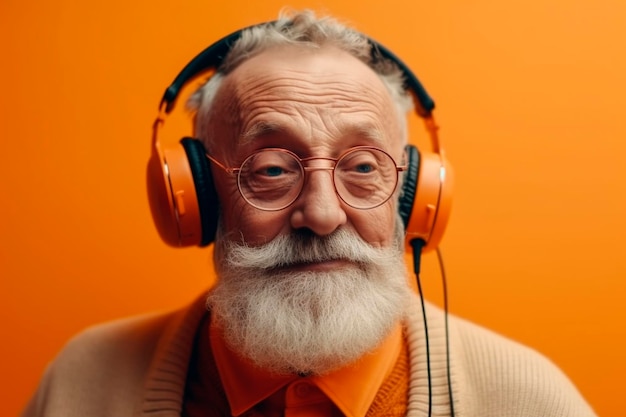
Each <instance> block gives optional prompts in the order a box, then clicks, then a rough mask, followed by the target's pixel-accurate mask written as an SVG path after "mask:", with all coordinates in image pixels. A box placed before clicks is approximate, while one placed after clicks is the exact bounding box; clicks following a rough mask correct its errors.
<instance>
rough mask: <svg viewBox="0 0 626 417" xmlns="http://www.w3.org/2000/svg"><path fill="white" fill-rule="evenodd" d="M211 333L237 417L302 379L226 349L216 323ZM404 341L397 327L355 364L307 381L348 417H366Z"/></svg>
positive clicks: (225, 388) (219, 365)
mask: <svg viewBox="0 0 626 417" xmlns="http://www.w3.org/2000/svg"><path fill="white" fill-rule="evenodd" d="M209 333H210V341H211V349H212V351H213V356H214V358H215V363H216V365H217V369H218V372H219V375H220V378H221V381H222V385H223V387H224V391H225V392H226V397H227V398H228V402H229V404H230V408H231V411H232V413H233V415H235V416H238V415H240V414H242V413H244V412H245V411H247V410H248V409H250V408H252V407H254V406H255V405H256V404H258V403H259V402H261V401H263V400H264V399H266V398H268V397H269V396H270V395H272V394H274V393H275V392H276V391H278V390H280V389H281V388H283V387H284V386H286V385H287V384H289V383H291V382H293V381H296V380H298V379H299V378H301V377H299V376H297V375H276V374H273V373H271V372H267V371H265V370H262V369H260V368H258V367H256V366H254V365H253V364H252V363H251V362H250V361H248V360H246V359H244V358H242V357H241V356H240V355H238V354H237V353H235V352H234V351H232V350H231V349H230V348H229V347H228V346H227V345H226V343H225V341H224V338H223V336H222V332H221V330H220V328H219V327H218V326H216V325H215V324H214V321H213V320H211V324H210V326H209ZM402 340H403V339H402V328H401V325H400V324H399V323H398V324H396V326H395V327H394V328H393V331H392V332H391V333H390V334H389V336H387V338H386V339H385V340H384V341H383V343H382V345H381V346H380V347H378V348H377V349H376V350H374V351H373V352H371V353H368V354H366V355H364V356H363V357H362V358H360V359H359V360H358V361H357V362H355V363H354V364H352V365H349V366H346V367H344V368H341V369H338V370H336V371H333V372H331V373H329V374H326V375H323V376H313V377H308V379H309V381H311V382H312V383H314V384H315V385H317V387H318V388H319V389H320V390H322V391H323V392H324V394H326V395H327V396H328V398H329V399H330V400H331V401H333V403H334V404H335V405H336V406H337V407H338V408H339V409H340V410H341V411H342V412H343V413H344V414H345V415H346V416H349V417H360V416H364V415H365V414H366V413H367V410H368V409H369V407H370V405H371V404H372V402H373V401H374V398H375V396H376V394H377V392H378V390H379V389H380V387H381V385H382V384H383V382H384V380H385V378H386V377H387V376H388V375H389V374H390V373H391V371H392V369H393V367H394V365H395V363H396V360H397V358H398V355H399V354H400V350H401V348H402V343H403V342H402Z"/></svg>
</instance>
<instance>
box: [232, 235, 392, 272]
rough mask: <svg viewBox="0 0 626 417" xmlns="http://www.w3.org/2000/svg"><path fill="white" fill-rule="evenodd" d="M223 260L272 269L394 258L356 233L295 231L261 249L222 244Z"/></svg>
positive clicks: (358, 262) (245, 265) (236, 243)
mask: <svg viewBox="0 0 626 417" xmlns="http://www.w3.org/2000/svg"><path fill="white" fill-rule="evenodd" d="M225 244H226V247H227V250H226V253H227V254H228V256H227V259H226V261H227V262H228V263H229V264H230V265H231V266H232V267H235V268H242V269H266V270H267V269H275V268H284V267H288V266H291V265H297V264H304V263H315V262H325V261H332V260H347V261H351V262H354V263H357V264H369V263H373V262H384V261H387V260H389V258H390V257H393V256H395V255H397V250H395V249H391V248H375V247H373V246H371V245H370V244H368V243H367V242H365V241H364V240H363V239H362V238H361V237H360V236H359V235H358V234H356V233H354V232H350V231H348V230H345V229H339V230H337V231H335V232H333V233H332V234H330V235H328V236H317V235H315V234H313V233H307V232H295V233H292V234H289V235H282V236H278V237H276V238H274V239H273V240H272V241H270V242H268V243H266V244H264V245H262V246H255V247H252V246H248V245H246V244H242V243H238V242H228V243H225Z"/></svg>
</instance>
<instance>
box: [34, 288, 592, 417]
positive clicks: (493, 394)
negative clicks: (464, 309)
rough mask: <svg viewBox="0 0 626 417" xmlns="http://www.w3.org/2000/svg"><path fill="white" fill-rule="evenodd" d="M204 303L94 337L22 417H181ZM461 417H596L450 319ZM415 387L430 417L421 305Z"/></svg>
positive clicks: (64, 354)
mask: <svg viewBox="0 0 626 417" xmlns="http://www.w3.org/2000/svg"><path fill="white" fill-rule="evenodd" d="M205 299H206V297H205V296H202V297H200V298H198V300H196V301H195V302H194V303H193V304H192V305H190V306H188V307H187V308H184V309H182V310H179V311H176V312H172V313H167V314H158V315H149V316H141V317H135V318H129V319H124V320H119V321H116V322H112V323H108V324H104V325H99V326H96V327H93V328H90V329H87V330H86V331H84V332H83V333H81V334H79V335H78V336H77V337H75V338H74V339H73V340H71V341H70V342H69V343H68V344H67V346H66V347H65V348H64V349H63V350H62V351H61V353H60V354H59V356H58V357H57V358H56V360H55V361H54V362H52V363H51V364H50V366H49V367H48V369H47V370H46V373H45V375H44V377H43V379H42V381H41V384H40V386H39V388H38V390H37V392H36V393H35V395H34V397H33V398H32V399H31V401H30V403H29V404H28V405H27V407H26V409H25V410H24V413H23V414H22V416H23V417H126V416H128V417H130V416H135V417H139V416H142V417H177V416H180V413H181V410H182V398H183V392H184V385H185V380H186V375H187V366H188V363H189V359H190V354H191V351H192V347H193V341H194V337H195V334H196V331H197V329H198V325H199V323H200V321H201V319H202V317H203V316H204V315H205V314H207V310H206V308H205ZM426 317H427V319H428V321H427V323H428V330H429V339H430V365H431V380H432V383H431V387H432V388H431V389H432V403H433V410H432V416H449V415H450V405H449V395H448V380H447V371H446V350H445V327H444V324H445V321H444V315H443V312H442V311H441V310H439V309H438V308H436V307H434V306H431V305H427V309H426ZM449 330H450V357H451V384H452V391H453V399H454V411H455V416H457V417H474V416H476V417H533V416H536V417H548V416H550V417H561V416H562V417H565V416H567V417H589V416H595V413H594V412H593V410H592V409H591V408H590V406H589V405H588V404H587V403H586V402H585V400H584V399H583V398H582V396H581V395H580V394H579V392H578V391H577V390H576V388H575V387H574V386H573V385H572V383H571V382H570V381H569V380H568V378H567V377H566V376H565V375H564V374H563V373H562V372H561V371H560V370H559V369H558V368H557V367H556V366H555V365H553V364H552V363H551V362H550V361H548V360H547V359H546V358H545V357H543V356H541V355H540V354H538V353H537V352H535V351H533V350H531V349H529V348H526V347H524V346H521V345H519V344H517V343H515V342H513V341H510V340H508V339H505V338H503V337H501V336H499V335H497V334H495V333H492V332H490V331H488V330H485V329H483V328H481V327H478V326H476V325H474V324H472V323H469V322H467V321H464V320H462V319H459V318H457V317H455V316H452V315H451V316H450V317H449ZM405 334H406V337H407V340H408V343H409V349H410V363H411V381H410V388H409V399H408V413H407V416H410V417H417V416H428V391H429V389H428V378H427V367H426V346H425V338H424V326H423V318H422V311H421V307H420V306H419V301H417V299H416V301H415V308H413V309H412V311H410V312H408V313H407V316H406V320H405Z"/></svg>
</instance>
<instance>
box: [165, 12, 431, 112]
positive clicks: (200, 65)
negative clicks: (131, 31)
mask: <svg viewBox="0 0 626 417" xmlns="http://www.w3.org/2000/svg"><path fill="white" fill-rule="evenodd" d="M276 23H277V21H276V20H274V21H271V22H265V23H260V24H257V25H252V26H248V27H246V28H243V29H240V30H237V31H235V32H233V33H231V34H229V35H226V36H224V37H223V38H222V39H220V40H218V41H217V42H215V43H214V44H212V45H210V46H209V47H207V48H206V49H205V50H203V51H202V52H200V53H199V54H198V55H196V57H195V58H194V59H192V60H191V61H190V62H189V63H188V64H187V65H186V66H185V67H184V68H183V69H182V70H181V71H180V72H179V73H178V75H177V76H176V78H175V79H174V81H172V83H171V84H170V86H169V87H167V89H166V90H165V93H164V94H163V98H162V99H161V104H160V108H163V106H165V113H166V114H168V113H170V112H171V111H172V109H173V108H174V104H175V103H176V99H177V98H178V94H179V93H180V90H181V89H182V88H183V86H184V85H185V84H187V82H189V81H190V80H192V79H193V78H195V77H196V76H198V75H199V74H200V73H202V72H203V71H206V70H208V69H211V68H218V67H219V66H220V65H221V64H222V62H223V61H224V59H225V58H226V55H228V52H229V51H230V49H231V47H232V46H233V45H234V44H235V42H237V40H239V38H240V37H241V34H242V33H243V32H244V31H246V30H248V29H252V28H255V27H261V26H268V25H275V24H276ZM362 36H364V37H365V38H366V39H367V41H368V42H369V44H370V45H371V47H372V60H373V61H374V62H376V61H378V60H380V58H383V59H388V60H390V61H392V62H393V63H394V64H396V65H397V66H398V68H400V70H401V71H402V73H403V74H404V78H405V87H406V88H407V89H408V90H410V91H412V92H413V93H414V94H415V98H416V99H417V103H416V104H417V105H418V106H417V113H418V114H419V115H420V116H422V117H423V118H428V117H430V116H431V114H432V111H433V109H434V108H435V102H434V101H433V99H432V98H431V97H430V95H429V94H428V92H427V91H426V89H425V88H424V86H423V85H422V83H421V82H420V80H419V79H418V78H417V76H416V75H415V74H414V73H413V72H412V71H411V70H410V69H409V67H408V66H407V65H406V64H405V63H404V62H402V60H401V59H400V58H398V57H397V56H396V55H395V54H394V53H393V52H391V51H390V50H389V49H388V48H386V47H385V46H384V45H381V44H380V43H378V42H376V41H375V40H373V39H371V38H369V37H367V36H365V35H362Z"/></svg>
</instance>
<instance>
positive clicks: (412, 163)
mask: <svg viewBox="0 0 626 417" xmlns="http://www.w3.org/2000/svg"><path fill="white" fill-rule="evenodd" d="M404 150H405V152H406V154H407V170H406V172H405V173H404V176H403V179H402V190H401V191H400V195H399V197H398V212H399V213H400V217H401V218H402V223H404V228H405V229H406V228H407V227H408V225H409V220H410V219H411V212H412V211H413V203H414V202H415V196H416V194H417V183H418V179H419V178H418V176H419V165H420V155H419V151H418V150H417V148H416V147H415V146H413V145H406V146H405V148H404Z"/></svg>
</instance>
